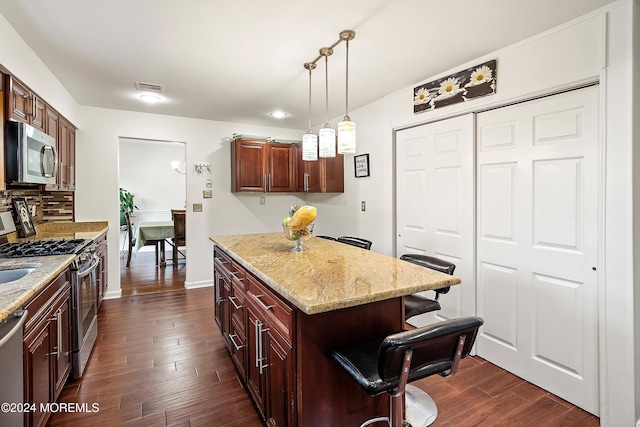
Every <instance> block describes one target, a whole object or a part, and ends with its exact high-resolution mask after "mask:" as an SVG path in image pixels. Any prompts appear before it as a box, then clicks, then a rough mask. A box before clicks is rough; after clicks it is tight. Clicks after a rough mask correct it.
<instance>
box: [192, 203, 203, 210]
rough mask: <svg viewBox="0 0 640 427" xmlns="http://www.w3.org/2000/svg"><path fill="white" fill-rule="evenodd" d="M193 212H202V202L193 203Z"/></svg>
mask: <svg viewBox="0 0 640 427" xmlns="http://www.w3.org/2000/svg"><path fill="white" fill-rule="evenodd" d="M193 211H194V212H202V203H194V204H193Z"/></svg>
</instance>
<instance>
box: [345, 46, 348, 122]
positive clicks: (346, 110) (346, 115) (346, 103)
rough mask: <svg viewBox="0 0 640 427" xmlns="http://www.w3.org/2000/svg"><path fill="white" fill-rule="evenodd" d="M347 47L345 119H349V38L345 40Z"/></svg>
mask: <svg viewBox="0 0 640 427" xmlns="http://www.w3.org/2000/svg"><path fill="white" fill-rule="evenodd" d="M345 43H346V45H347V46H346V47H347V72H346V74H347V82H346V86H345V93H346V94H345V97H344V99H345V116H344V118H345V120H349V39H346V40H345Z"/></svg>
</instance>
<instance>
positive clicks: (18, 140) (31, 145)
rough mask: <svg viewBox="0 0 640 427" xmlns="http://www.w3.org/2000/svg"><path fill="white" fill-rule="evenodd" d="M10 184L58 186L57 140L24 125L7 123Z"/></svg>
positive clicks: (7, 174) (7, 159)
mask: <svg viewBox="0 0 640 427" xmlns="http://www.w3.org/2000/svg"><path fill="white" fill-rule="evenodd" d="M6 154H7V157H6V160H5V161H6V177H7V183H8V184H11V183H32V184H55V182H56V171H57V169H58V153H57V150H56V140H55V138H53V137H52V136H49V135H47V134H46V133H44V132H42V131H40V130H38V129H36V128H34V127H33V126H30V125H28V124H26V123H22V122H14V121H11V120H9V121H7V122H6Z"/></svg>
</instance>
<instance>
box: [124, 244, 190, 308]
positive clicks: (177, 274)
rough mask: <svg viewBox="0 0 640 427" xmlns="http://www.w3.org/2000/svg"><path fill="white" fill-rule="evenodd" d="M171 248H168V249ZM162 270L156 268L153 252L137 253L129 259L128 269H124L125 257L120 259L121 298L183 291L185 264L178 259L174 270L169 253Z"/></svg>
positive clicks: (168, 252)
mask: <svg viewBox="0 0 640 427" xmlns="http://www.w3.org/2000/svg"><path fill="white" fill-rule="evenodd" d="M170 248H171V247H169V249H170ZM167 255H169V259H167V265H166V267H163V268H158V267H156V264H155V262H156V261H155V252H138V253H136V254H134V255H133V256H132V257H131V266H130V268H125V263H126V262H125V261H126V255H125V257H124V260H123V259H122V258H123V257H122V256H121V257H120V258H121V259H120V287H121V289H122V296H130V295H143V294H152V293H156V292H165V291H173V290H177V289H184V280H185V277H186V262H185V260H184V259H182V258H180V259H179V260H178V264H177V267H176V268H174V267H173V265H172V261H171V258H170V256H171V251H170V250H169V251H167Z"/></svg>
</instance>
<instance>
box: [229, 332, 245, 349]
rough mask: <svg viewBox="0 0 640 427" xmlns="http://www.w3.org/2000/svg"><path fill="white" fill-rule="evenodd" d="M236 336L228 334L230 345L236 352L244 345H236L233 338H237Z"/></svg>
mask: <svg viewBox="0 0 640 427" xmlns="http://www.w3.org/2000/svg"><path fill="white" fill-rule="evenodd" d="M237 336H238V334H229V339H230V340H231V344H233V346H234V347H235V348H236V350H240V349H241V348H242V347H244V345H238V344H236V340H235V339H234V337H237Z"/></svg>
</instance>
